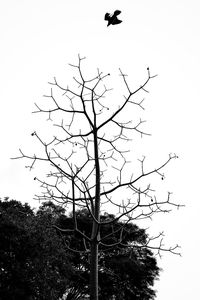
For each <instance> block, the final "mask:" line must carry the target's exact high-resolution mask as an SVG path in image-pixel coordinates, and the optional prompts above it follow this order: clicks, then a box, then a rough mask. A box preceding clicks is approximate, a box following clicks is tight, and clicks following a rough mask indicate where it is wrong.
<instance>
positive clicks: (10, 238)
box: [0, 200, 71, 300]
mask: <svg viewBox="0 0 200 300" xmlns="http://www.w3.org/2000/svg"><path fill="white" fill-rule="evenodd" d="M52 218H53V216H50V215H49V214H41V213H38V214H37V215H36V214H34V212H33V210H31V208H30V207H29V206H28V204H24V205H23V204H21V203H20V202H18V201H15V200H11V201H8V200H7V201H0V241H1V242H0V299H2V300H4V299H5V300H8V299H9V300H15V299H20V300H23V299H24V300H25V299H26V300H27V299H41V300H43V299H44V300H46V299H52V300H53V299H56V300H57V299H59V297H61V296H62V295H63V293H64V292H65V289H66V285H67V281H68V278H69V274H70V273H71V268H70V266H69V261H68V255H69V254H68V253H67V252H66V251H65V249H64V245H63V244H62V240H61V238H60V237H59V236H58V235H57V233H56V232H55V230H54V229H53V228H52ZM70 276H71V275H70Z"/></svg>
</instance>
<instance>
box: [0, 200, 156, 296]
mask: <svg viewBox="0 0 200 300" xmlns="http://www.w3.org/2000/svg"><path fill="white" fill-rule="evenodd" d="M76 216H77V222H78V225H79V227H80V228H82V230H83V231H84V232H85V233H87V234H90V233H91V222H92V219H91V217H90V216H89V215H88V212H87V210H82V211H78V212H77V214H76ZM113 219H114V215H112V214H105V215H103V216H101V221H104V222H105V221H109V220H113ZM122 225H124V234H123V243H122V245H120V246H116V247H114V248H108V247H106V246H105V245H100V247H99V249H100V252H99V299H100V300H103V299H108V300H109V299H113V297H115V298H114V299H116V300H118V299H119V300H123V299H124V300H125V299H127V300H128V299H133V300H134V299H135V300H137V299H143V300H150V299H154V297H155V291H154V290H153V289H152V287H153V283H154V280H155V278H157V277H158V274H159V269H158V267H157V264H156V260H155V258H154V256H153V254H152V252H151V251H149V250H148V249H145V248H137V247H134V248H130V247H127V245H130V244H131V243H134V244H135V245H136V246H137V244H138V243H139V244H142V243H145V241H146V238H147V235H146V233H145V230H143V229H139V228H138V227H137V226H136V225H134V224H131V223H130V224H123V222H119V221H116V222H115V223H114V224H113V225H112V226H110V225H105V226H103V227H102V229H101V237H105V241H104V242H105V244H106V243H109V244H110V243H114V242H115V241H116V240H117V239H118V238H119V236H118V235H119V232H118V229H119V228H120V227H121V226H122ZM56 227H61V228H63V229H72V228H73V218H72V216H71V215H69V216H66V215H65V210H64V209H63V208H62V207H60V206H57V205H55V204H53V203H52V202H46V203H43V204H42V206H41V207H40V208H39V210H38V211H37V212H34V210H32V209H31V208H30V206H29V205H28V204H21V203H20V202H18V201H15V200H8V199H7V200H4V201H1V200H0V241H1V242H0V299H2V300H7V299H9V300H15V299H22V300H23V299H24V300H25V299H26V300H28V299H30V300H35V299H37V300H38V299H41V300H46V299H51V300H53V299H55V300H58V299H59V298H60V297H62V296H63V294H66V299H67V300H72V299H73V300H76V299H77V300H78V299H84V297H85V296H86V295H87V294H89V266H90V261H89V254H88V253H87V252H86V253H85V252H84V251H83V250H85V249H86V248H87V246H88V249H89V245H87V243H85V242H84V241H83V239H82V237H80V236H79V234H78V233H76V232H73V231H67V232H61V231H60V230H58V229H55V228H56ZM113 232H116V233H115V234H114V235H113V234H112V235H111V233H113ZM69 248H70V249H75V250H76V251H72V250H69Z"/></svg>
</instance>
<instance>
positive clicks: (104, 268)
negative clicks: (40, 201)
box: [55, 210, 159, 300]
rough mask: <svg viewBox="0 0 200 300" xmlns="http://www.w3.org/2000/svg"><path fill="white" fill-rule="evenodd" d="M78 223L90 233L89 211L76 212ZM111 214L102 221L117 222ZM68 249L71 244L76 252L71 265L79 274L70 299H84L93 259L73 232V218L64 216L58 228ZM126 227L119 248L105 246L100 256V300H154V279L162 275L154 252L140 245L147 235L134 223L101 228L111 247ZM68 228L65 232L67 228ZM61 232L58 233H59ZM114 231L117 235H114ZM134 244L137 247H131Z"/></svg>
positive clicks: (81, 240) (69, 287) (72, 285)
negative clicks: (71, 229) (121, 230)
mask: <svg viewBox="0 0 200 300" xmlns="http://www.w3.org/2000/svg"><path fill="white" fill-rule="evenodd" d="M76 219H77V224H78V226H79V227H80V228H82V230H83V232H84V233H85V234H90V230H91V224H92V218H91V216H90V215H89V213H88V211H87V210H80V211H77V214H76ZM114 219H115V216H114V215H112V214H107V213H106V214H105V215H101V221H102V222H105V221H108V220H114ZM59 226H60V227H62V236H63V238H64V240H65V243H66V246H67V248H68V245H69V244H70V245H71V246H72V247H73V248H72V249H76V251H73V250H72V252H73V256H72V260H71V262H72V264H73V267H74V270H75V271H76V272H75V274H74V276H73V278H72V281H71V286H70V285H68V297H69V298H67V299H71V298H70V297H72V299H83V297H84V295H87V294H88V293H89V284H88V283H89V273H90V261H89V259H90V256H89V255H88V254H87V253H85V251H84V249H85V247H87V246H86V245H85V242H84V240H83V239H81V236H80V235H78V234H77V233H74V232H73V231H71V232H70V231H69V229H70V228H73V216H69V217H66V216H61V217H60V218H59V219H58V220H57V222H56V225H55V227H56V228H57V229H58V230H59V231H60V227H59ZM122 227H123V230H124V234H123V240H122V242H121V244H120V245H118V246H117V247H116V246H115V247H110V249H107V247H102V248H101V249H100V253H99V299H102V300H103V299H113V297H115V299H119V300H122V299H124V300H125V299H135V300H136V299H144V300H150V299H154V297H155V291H154V290H153V289H152V286H153V284H154V280H155V279H156V278H157V277H158V275H159V268H158V266H157V262H156V259H155V257H154V255H153V253H152V252H151V251H150V250H149V249H147V248H145V247H144V248H141V247H140V246H139V247H138V245H141V243H142V244H144V245H145V243H146V241H147V238H148V236H147V234H146V232H145V230H144V229H139V228H138V227H137V226H136V225H135V224H132V223H126V222H122V221H119V220H118V221H115V222H114V223H113V226H112V228H111V227H110V226H109V225H105V226H104V227H102V228H101V229H102V231H101V234H102V235H104V236H106V237H107V238H106V239H105V242H106V243H109V244H112V243H115V241H116V240H118V238H119V237H118V235H119V233H120V229H121V228H122ZM64 228H65V229H64ZM59 231H58V232H59ZM113 232H115V235H113ZM129 245H134V247H128V246H129Z"/></svg>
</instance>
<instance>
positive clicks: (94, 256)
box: [90, 239, 99, 300]
mask: <svg viewBox="0 0 200 300" xmlns="http://www.w3.org/2000/svg"><path fill="white" fill-rule="evenodd" d="M90 249H91V256H90V300H98V299H99V297H98V242H97V240H96V239H95V240H94V241H93V242H92V243H91V248H90Z"/></svg>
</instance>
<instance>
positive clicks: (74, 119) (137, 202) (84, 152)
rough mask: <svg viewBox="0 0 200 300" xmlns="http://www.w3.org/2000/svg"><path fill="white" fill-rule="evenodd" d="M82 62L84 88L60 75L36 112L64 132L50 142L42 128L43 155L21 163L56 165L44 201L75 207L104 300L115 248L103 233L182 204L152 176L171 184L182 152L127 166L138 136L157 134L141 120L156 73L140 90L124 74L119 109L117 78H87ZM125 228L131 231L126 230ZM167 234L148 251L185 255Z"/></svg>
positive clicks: (94, 284)
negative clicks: (108, 256) (103, 264)
mask: <svg viewBox="0 0 200 300" xmlns="http://www.w3.org/2000/svg"><path fill="white" fill-rule="evenodd" d="M82 61H83V58H81V57H80V56H79V57H78V63H77V64H75V65H71V66H72V67H73V68H74V69H75V70H76V71H77V74H76V75H75V76H73V79H74V81H75V84H76V85H77V86H76V88H75V87H74V86H72V87H69V86H66V85H63V84H61V83H58V81H57V79H56V78H54V81H53V82H52V83H50V84H51V86H52V88H51V91H50V94H48V95H46V98H47V100H49V101H50V102H48V103H49V104H47V102H45V106H44V107H42V106H40V105H38V104H36V111H35V112H34V113H42V114H47V115H48V120H53V118H54V117H55V120H56V121H55V123H54V124H53V125H55V126H56V127H57V129H58V131H57V134H53V136H52V137H51V138H46V139H45V138H43V137H42V134H39V133H38V132H37V131H34V132H33V133H32V134H31V135H32V136H33V138H34V139H36V141H37V142H39V144H40V145H41V147H42V149H43V151H41V152H37V154H35V153H34V154H26V153H24V152H23V151H22V150H21V149H20V156H19V157H16V158H24V159H28V160H29V161H30V164H29V165H28V166H27V167H29V168H30V170H32V169H33V167H35V164H36V163H37V162H41V163H45V164H47V165H48V166H49V172H48V174H47V176H46V175H45V178H44V177H42V176H41V177H40V176H37V177H35V178H34V179H35V180H36V182H38V183H39V184H40V186H41V187H42V193H41V194H40V195H37V197H36V198H37V199H39V200H45V201H48V200H50V201H57V203H64V204H65V205H68V206H69V207H71V208H72V210H73V230H74V231H75V232H76V234H77V235H79V237H81V239H84V244H85V245H87V249H85V250H84V251H85V252H86V253H89V254H90V299H91V300H98V292H99V291H98V285H99V279H98V275H99V257H100V255H99V253H100V252H99V251H100V248H101V246H102V245H104V246H105V247H107V248H108V249H109V248H110V246H111V245H110V244H106V245H105V243H104V241H105V237H104V236H102V235H101V231H102V228H103V227H104V226H105V225H106V224H107V225H109V226H110V227H112V225H113V224H114V222H115V221H116V220H119V219H122V218H126V219H127V222H131V221H134V222H135V221H137V220H139V219H144V218H146V219H150V218H152V217H153V215H155V214H157V213H162V212H169V211H170V208H171V207H172V206H175V207H179V205H177V204H176V203H174V202H173V201H172V200H171V193H167V194H166V197H165V198H162V199H159V197H158V196H157V195H156V191H155V189H154V188H153V187H152V177H153V178H154V181H155V180H156V179H155V178H156V176H157V178H158V180H159V179H164V178H165V176H164V173H163V169H164V168H165V166H166V165H168V164H169V163H170V162H171V161H172V160H174V159H176V158H177V155H176V154H170V155H169V156H168V157H167V158H166V159H165V160H164V161H163V162H162V163H161V164H159V165H158V166H156V167H152V168H148V167H146V160H145V158H144V157H143V158H142V159H139V160H140V166H139V170H136V169H134V173H133V172H132V170H133V166H132V168H127V164H128V161H129V159H128V157H127V152H129V150H128V149H127V148H126V145H128V142H130V141H131V140H132V138H133V136H134V135H133V132H135V133H139V134H140V135H141V136H144V135H149V134H148V133H147V132H145V130H143V129H142V124H143V123H144V120H141V119H139V121H138V120H136V119H135V116H136V114H135V109H136V108H137V109H141V110H143V109H144V107H143V100H142V99H144V97H143V94H144V93H146V92H148V91H147V85H148V84H149V82H150V81H151V80H152V79H153V78H154V77H155V76H154V75H153V76H152V74H151V72H150V70H149V68H147V78H146V80H144V82H143V83H142V84H141V85H139V86H138V87H136V88H135V89H133V88H132V87H130V85H129V83H128V79H127V76H126V75H125V74H124V73H123V72H122V71H121V70H120V76H121V78H122V82H123V84H124V87H125V92H124V93H122V94H121V95H119V98H120V99H121V100H120V102H118V103H117V105H116V102H117V99H116V98H117V97H114V96H113V95H111V97H110V99H109V102H108V101H107V102H106V100H107V97H106V96H107V95H108V93H110V92H111V89H110V88H107V87H106V84H105V82H106V80H108V77H109V75H110V74H109V73H108V74H103V73H102V72H100V71H99V70H97V73H96V74H95V75H94V76H91V77H87V76H86V75H85V72H84V71H83V66H82ZM123 94H124V95H123ZM128 112H132V113H131V114H128ZM127 115H129V116H131V117H130V119H127ZM54 128H55V127H54ZM131 133H132V135H131ZM45 136H46V134H45ZM129 145H130V144H129ZM120 195H123V196H122V197H121V196H120ZM113 199H114V200H113ZM80 207H81V208H83V207H84V208H86V209H87V210H88V212H89V214H90V215H91V218H92V223H91V228H90V230H89V231H88V233H89V235H87V234H85V233H84V231H83V230H82V229H81V228H80V227H79V226H78V224H77V220H76V211H77V210H78V209H80ZM108 207H112V210H114V211H117V212H118V214H117V215H116V216H115V218H114V219H113V220H110V221H106V223H105V222H102V221H101V220H100V215H101V213H102V212H103V211H106V210H108ZM120 231H121V233H123V226H122V228H121V230H120ZM161 235H162V234H160V235H158V236H157V237H158V238H160V242H158V244H157V246H156V247H155V246H151V244H150V241H152V240H153V241H155V237H152V238H150V239H149V240H148V241H147V243H146V247H147V248H152V247H154V248H157V250H158V252H160V251H161V250H165V251H169V252H171V253H178V252H177V247H178V246H177V245H176V246H174V247H168V248H165V247H164V246H163V244H162V236H161ZM118 237H119V239H118V240H115V243H114V244H115V246H116V247H117V246H118V245H119V244H120V243H121V235H119V236H118ZM68 246H69V247H72V245H68ZM112 246H114V245H113V244H112ZM141 246H142V247H143V246H144V245H141ZM129 247H132V246H131V245H129ZM74 250H76V249H74Z"/></svg>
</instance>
